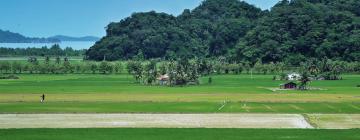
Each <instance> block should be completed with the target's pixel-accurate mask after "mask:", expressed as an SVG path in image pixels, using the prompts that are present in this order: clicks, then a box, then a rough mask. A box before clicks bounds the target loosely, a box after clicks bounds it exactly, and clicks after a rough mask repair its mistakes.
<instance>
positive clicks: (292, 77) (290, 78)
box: [287, 72, 301, 81]
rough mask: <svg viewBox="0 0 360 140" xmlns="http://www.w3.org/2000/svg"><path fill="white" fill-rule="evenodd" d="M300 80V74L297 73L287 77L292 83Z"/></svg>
mask: <svg viewBox="0 0 360 140" xmlns="http://www.w3.org/2000/svg"><path fill="white" fill-rule="evenodd" d="M300 79H301V76H300V74H298V73H295V72H294V73H290V74H288V75H287V80H290V81H298V80H300Z"/></svg>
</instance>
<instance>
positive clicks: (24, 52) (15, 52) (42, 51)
mask: <svg viewBox="0 0 360 140" xmlns="http://www.w3.org/2000/svg"><path fill="white" fill-rule="evenodd" d="M85 52H86V50H74V49H72V48H71V47H66V48H64V49H62V48H61V47H60V46H59V45H58V44H54V45H52V46H51V47H50V48H48V47H46V46H44V47H41V48H30V47H29V48H4V47H0V56H83V55H84V54H85Z"/></svg>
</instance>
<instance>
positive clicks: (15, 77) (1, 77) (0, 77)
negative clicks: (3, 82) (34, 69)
mask: <svg viewBox="0 0 360 140" xmlns="http://www.w3.org/2000/svg"><path fill="white" fill-rule="evenodd" d="M0 79H20V78H19V77H18V76H16V75H9V76H0Z"/></svg>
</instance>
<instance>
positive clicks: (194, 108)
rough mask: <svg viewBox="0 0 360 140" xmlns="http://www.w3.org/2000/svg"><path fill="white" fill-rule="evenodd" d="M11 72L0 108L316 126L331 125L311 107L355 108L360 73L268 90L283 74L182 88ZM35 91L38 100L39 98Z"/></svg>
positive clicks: (188, 135) (19, 138) (2, 83)
mask: <svg viewBox="0 0 360 140" xmlns="http://www.w3.org/2000/svg"><path fill="white" fill-rule="evenodd" d="M19 76H20V78H21V79H20V80H0V113H3V114H6V113H20V114H22V113H25V114H26V113H290V114H292V113H295V114H303V115H304V116H306V117H307V118H308V119H309V121H311V122H314V123H317V122H322V123H321V124H324V125H331V124H328V123H327V122H326V119H328V118H326V117H327V116H321V117H319V116H317V115H311V114H322V113H325V114H359V113H360V95H359V94H360V92H359V91H360V89H359V88H358V87H356V85H358V84H360V75H345V76H344V80H341V81H314V82H311V84H310V86H311V87H315V88H319V89H321V90H310V91H293V90H288V91H273V90H272V89H273V88H277V87H278V86H279V84H281V83H284V82H285V81H273V80H272V75H254V76H253V78H251V76H250V75H217V76H214V77H213V83H212V84H207V77H203V78H201V83H202V84H201V85H199V86H187V87H162V86H143V85H139V84H136V83H134V80H133V78H132V76H130V75H90V74H76V75H75V74H74V75H30V74H22V75H19ZM41 94H46V103H43V104H42V103H40V102H39V101H40V95H41ZM224 101H225V102H226V104H225V105H224ZM223 105H224V107H222V106H223ZM319 118H320V119H319ZM345 118H347V117H346V115H345ZM345 118H344V117H339V118H332V119H336V120H335V122H337V120H339V122H340V123H341V122H342V120H343V119H345ZM345 122H348V120H345ZM40 123H41V122H40ZM348 125H351V124H348ZM351 126H352V127H351V128H357V126H353V125H351ZM359 134H360V131H359V129H347V130H322V129H151V128H150V129H141V128H139V129H135V128H134V129H130V128H122V129H121V128H110V129H100V128H98V129H97V128H94V129H0V139H1V140H25V139H37V140H45V139H52V140H65V139H74V140H95V139H107V140H112V139H127V140H145V139H146V140H152V139H154V140H168V139H172V140H177V139H179V140H180V139H181V140H191V139H196V140H202V139H203V140H212V139H214V140H227V139H242V140H263V139H266V140H275V139H276V140H279V139H280V140H281V139H286V140H305V139H316V140H339V139H344V140H357V139H360V135H359Z"/></svg>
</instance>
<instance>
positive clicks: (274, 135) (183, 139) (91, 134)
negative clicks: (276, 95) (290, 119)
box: [0, 128, 360, 140]
mask: <svg viewBox="0 0 360 140" xmlns="http://www.w3.org/2000/svg"><path fill="white" fill-rule="evenodd" d="M0 136H1V140H25V139H36V140H48V139H51V140H70V139H71V140H98V139H106V140H117V139H126V140H145V139H146V140H170V139H171V140H233V139H241V140H264V139H266V140H282V139H286V140H358V139H360V130H359V129H350V130H309V129H307V130H306V129H126V128H125V129H8V130H0Z"/></svg>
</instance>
